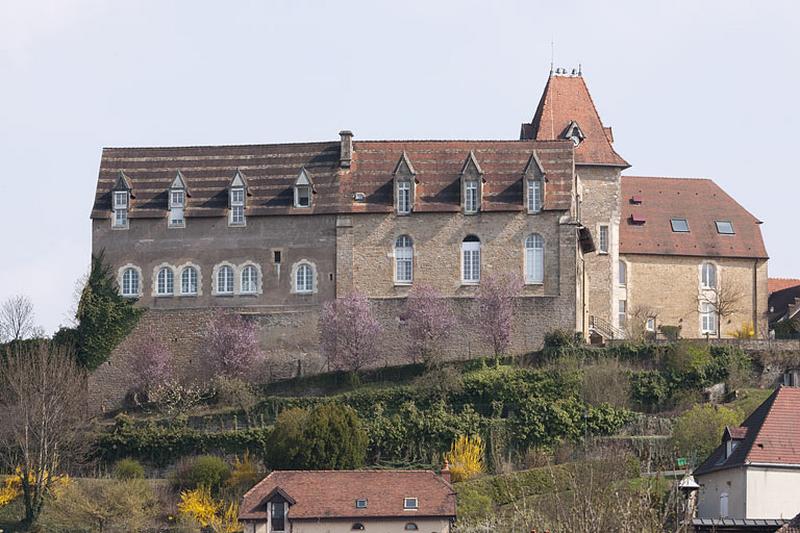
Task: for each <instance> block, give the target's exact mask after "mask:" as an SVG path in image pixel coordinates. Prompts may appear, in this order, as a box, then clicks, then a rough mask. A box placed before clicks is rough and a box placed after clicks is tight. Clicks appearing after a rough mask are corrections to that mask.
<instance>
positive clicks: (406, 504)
mask: <svg viewBox="0 0 800 533" xmlns="http://www.w3.org/2000/svg"><path fill="white" fill-rule="evenodd" d="M403 509H406V510H417V509H419V500H418V499H417V498H404V499H403Z"/></svg>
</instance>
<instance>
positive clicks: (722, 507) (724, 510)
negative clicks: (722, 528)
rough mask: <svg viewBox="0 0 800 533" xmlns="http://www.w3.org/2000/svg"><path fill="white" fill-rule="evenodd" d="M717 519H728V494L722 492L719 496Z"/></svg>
mask: <svg viewBox="0 0 800 533" xmlns="http://www.w3.org/2000/svg"><path fill="white" fill-rule="evenodd" d="M719 517H720V518H728V493H727V492H723V493H722V494H720V495H719Z"/></svg>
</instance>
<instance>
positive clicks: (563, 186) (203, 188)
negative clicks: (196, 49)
mask: <svg viewBox="0 0 800 533" xmlns="http://www.w3.org/2000/svg"><path fill="white" fill-rule="evenodd" d="M403 151H406V153H407V156H408V158H409V160H410V161H411V163H412V165H413V167H414V169H415V171H416V172H417V175H416V179H417V181H418V185H417V199H416V201H415V206H414V210H415V211H421V212H424V211H454V212H455V211H459V210H460V208H461V207H460V190H461V189H460V173H461V169H462V167H463V165H464V162H465V161H466V159H467V156H468V155H469V153H470V152H471V151H472V152H473V153H474V154H475V157H476V160H477V161H478V164H479V165H480V167H481V169H482V170H483V173H484V175H483V177H484V179H485V184H484V194H483V203H482V205H481V209H482V210H483V211H522V210H523V209H524V195H523V172H524V170H525V168H526V166H527V164H528V161H529V160H530V158H531V155H532V154H533V153H534V152H535V153H536V154H537V157H538V159H539V161H540V162H541V164H542V166H543V167H544V168H543V170H544V173H545V179H546V184H545V197H544V205H543V207H544V209H553V210H566V209H569V208H570V203H571V191H572V176H573V168H574V162H573V150H572V143H571V142H570V141H564V140H560V141H546V142H538V141H355V142H354V143H353V160H352V165H351V167H350V168H349V169H341V168H339V155H340V143H339V142H338V141H336V142H319V143H299V144H272V145H245V146H205V147H175V148H105V149H104V150H103V155H102V159H101V162H100V174H99V177H98V181H97V191H96V194H95V202H94V207H93V209H92V218H109V217H110V216H111V189H112V188H113V186H114V184H115V182H116V180H117V178H118V176H119V173H120V172H124V173H125V175H126V176H127V178H128V180H129V182H130V185H131V189H132V194H133V198H132V199H131V209H130V212H129V217H130V218H132V219H135V218H164V217H166V216H167V205H168V203H167V200H168V198H167V193H168V190H169V187H170V184H171V183H172V181H173V180H174V178H175V176H176V174H177V173H178V171H180V172H181V174H182V176H183V177H184V179H185V181H186V185H187V188H188V191H189V192H190V195H189V196H188V198H187V206H186V213H185V214H186V217H187V218H192V217H219V216H225V214H226V212H227V211H226V210H227V205H228V196H227V187H228V185H229V183H230V181H231V179H232V178H233V176H234V175H235V174H236V171H237V170H240V171H241V172H242V173H243V174H244V175H245V176H246V179H247V184H248V197H247V200H246V203H247V208H246V214H247V215H248V216H262V215H292V214H331V213H353V212H390V211H392V209H393V185H392V184H393V175H392V174H393V172H394V169H395V167H396V166H397V162H398V161H399V159H400V157H401V156H402V153H403ZM302 168H305V169H306V171H307V173H308V175H309V176H310V178H311V180H312V181H313V183H314V191H315V194H314V198H313V202H312V207H311V208H304V209H296V208H294V207H293V200H294V192H293V185H294V182H295V180H296V179H297V176H298V175H299V173H300V170H301V169H302ZM355 192H363V193H365V194H366V201H365V202H354V201H353V193H355Z"/></svg>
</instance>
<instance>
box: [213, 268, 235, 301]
mask: <svg viewBox="0 0 800 533" xmlns="http://www.w3.org/2000/svg"><path fill="white" fill-rule="evenodd" d="M217 293H218V294H233V267H232V266H230V265H222V266H221V267H219V270H217Z"/></svg>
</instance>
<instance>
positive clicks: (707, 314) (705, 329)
mask: <svg viewBox="0 0 800 533" xmlns="http://www.w3.org/2000/svg"><path fill="white" fill-rule="evenodd" d="M700 333H701V334H703V335H706V334H708V335H714V334H716V333H717V311H716V309H714V306H713V305H712V304H711V303H709V302H703V303H702V304H701V305H700Z"/></svg>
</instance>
